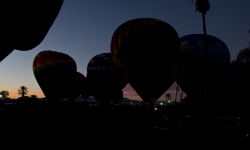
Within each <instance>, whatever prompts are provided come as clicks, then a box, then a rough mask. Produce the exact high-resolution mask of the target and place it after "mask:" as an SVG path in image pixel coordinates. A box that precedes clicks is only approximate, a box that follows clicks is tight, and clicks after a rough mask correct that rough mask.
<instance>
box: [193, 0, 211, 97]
mask: <svg viewBox="0 0 250 150" xmlns="http://www.w3.org/2000/svg"><path fill="white" fill-rule="evenodd" d="M192 2H193V0H192ZM195 6H196V10H195V11H198V12H200V13H201V14H202V24H203V32H204V39H205V40H204V42H205V68H207V61H208V58H207V57H208V56H207V55H208V50H207V29H206V19H205V14H206V12H207V11H209V9H210V3H209V1H208V0H196V3H195ZM206 82H207V74H206V72H205V91H204V92H205V93H204V101H206V97H207V88H206V87H207V83H206Z"/></svg>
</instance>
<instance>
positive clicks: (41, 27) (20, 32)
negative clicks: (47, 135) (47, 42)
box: [0, 0, 63, 62]
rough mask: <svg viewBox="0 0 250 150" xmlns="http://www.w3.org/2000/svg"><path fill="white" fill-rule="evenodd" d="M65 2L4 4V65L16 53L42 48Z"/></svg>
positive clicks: (12, 0) (16, 0)
mask: <svg viewBox="0 0 250 150" xmlns="http://www.w3.org/2000/svg"><path fill="white" fill-rule="evenodd" d="M62 4H63V0H43V1H23V0H10V1H1V6H2V7H3V8H4V9H1V10H3V12H1V14H3V15H2V16H1V27H2V28H1V29H2V30H1V36H2V38H1V39H2V45H1V51H0V62H1V61H2V60H3V59H4V58H5V57H6V56H8V55H9V54H10V53H11V52H12V51H13V50H14V49H16V50H21V51H27V50H31V49H33V48H34V47H36V46H37V45H39V44H40V43H41V42H42V41H43V39H44V37H45V36H46V34H47V33H48V31H49V29H50V27H51V26H52V24H53V22H54V21H55V19H56V17H57V15H58V13H59V11H60V9H61V6H62Z"/></svg>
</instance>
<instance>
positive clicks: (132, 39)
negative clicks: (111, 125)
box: [111, 18, 180, 102]
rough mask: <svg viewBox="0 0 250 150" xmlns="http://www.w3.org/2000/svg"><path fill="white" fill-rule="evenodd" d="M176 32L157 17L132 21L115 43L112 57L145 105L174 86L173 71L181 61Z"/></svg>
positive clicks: (119, 31) (120, 30) (116, 34)
mask: <svg viewBox="0 0 250 150" xmlns="http://www.w3.org/2000/svg"><path fill="white" fill-rule="evenodd" d="M179 51H180V40H179V36H178V34H177V32H176V30H175V29H174V28H173V27H172V26H171V25H169V24H168V23H166V22H163V21H161V20H157V19H153V18H140V19H133V20H129V21H127V22H125V23H123V24H122V25H120V26H119V27H118V28H117V29H116V30H115V32H114V34H113V37H112V40H111V54H112V58H113V60H114V62H115V64H116V65H117V67H118V68H119V69H120V71H121V72H122V74H123V76H124V77H125V78H126V80H127V81H128V83H129V84H130V85H131V86H132V87H133V88H134V90H135V91H136V92H137V93H138V95H140V97H141V98H142V99H143V100H144V101H145V102H154V101H156V100H157V99H158V98H159V97H160V96H161V95H162V94H163V93H164V92H165V91H166V90H167V89H168V88H169V87H170V86H171V85H172V84H173V83H174V79H173V78H172V76H171V73H170V71H171V70H172V69H173V67H174V66H175V65H176V64H177V62H178V59H179Z"/></svg>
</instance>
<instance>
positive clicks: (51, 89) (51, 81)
mask: <svg viewBox="0 0 250 150" xmlns="http://www.w3.org/2000/svg"><path fill="white" fill-rule="evenodd" d="M76 69H77V66H76V63H75V61H74V59H73V58H71V57H70V56H68V55H67V54H63V53H60V52H56V51H42V52H40V53H38V54H37V55H36V57H35V59H34V61H33V72H34V75H35V78H36V80H37V82H38V84H39V86H40V87H41V89H42V91H43V93H44V95H45V96H46V98H47V99H48V100H49V101H58V100H61V99H62V98H65V97H66V93H67V90H68V87H69V85H70V84H71V83H72V82H73V80H74V77H75V75H76Z"/></svg>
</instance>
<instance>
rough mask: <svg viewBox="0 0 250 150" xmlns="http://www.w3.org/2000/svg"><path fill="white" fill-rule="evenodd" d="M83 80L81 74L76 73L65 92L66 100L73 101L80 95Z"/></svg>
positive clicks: (83, 77)
mask: <svg viewBox="0 0 250 150" xmlns="http://www.w3.org/2000/svg"><path fill="white" fill-rule="evenodd" d="M85 79H86V78H85V76H84V75H83V74H81V73H80V72H76V74H75V78H74V80H73V82H72V83H71V84H70V86H69V88H68V90H67V93H68V94H67V99H68V100H69V101H74V100H75V99H76V98H78V97H79V96H80V95H81V92H82V84H83V83H84V80H85Z"/></svg>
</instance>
